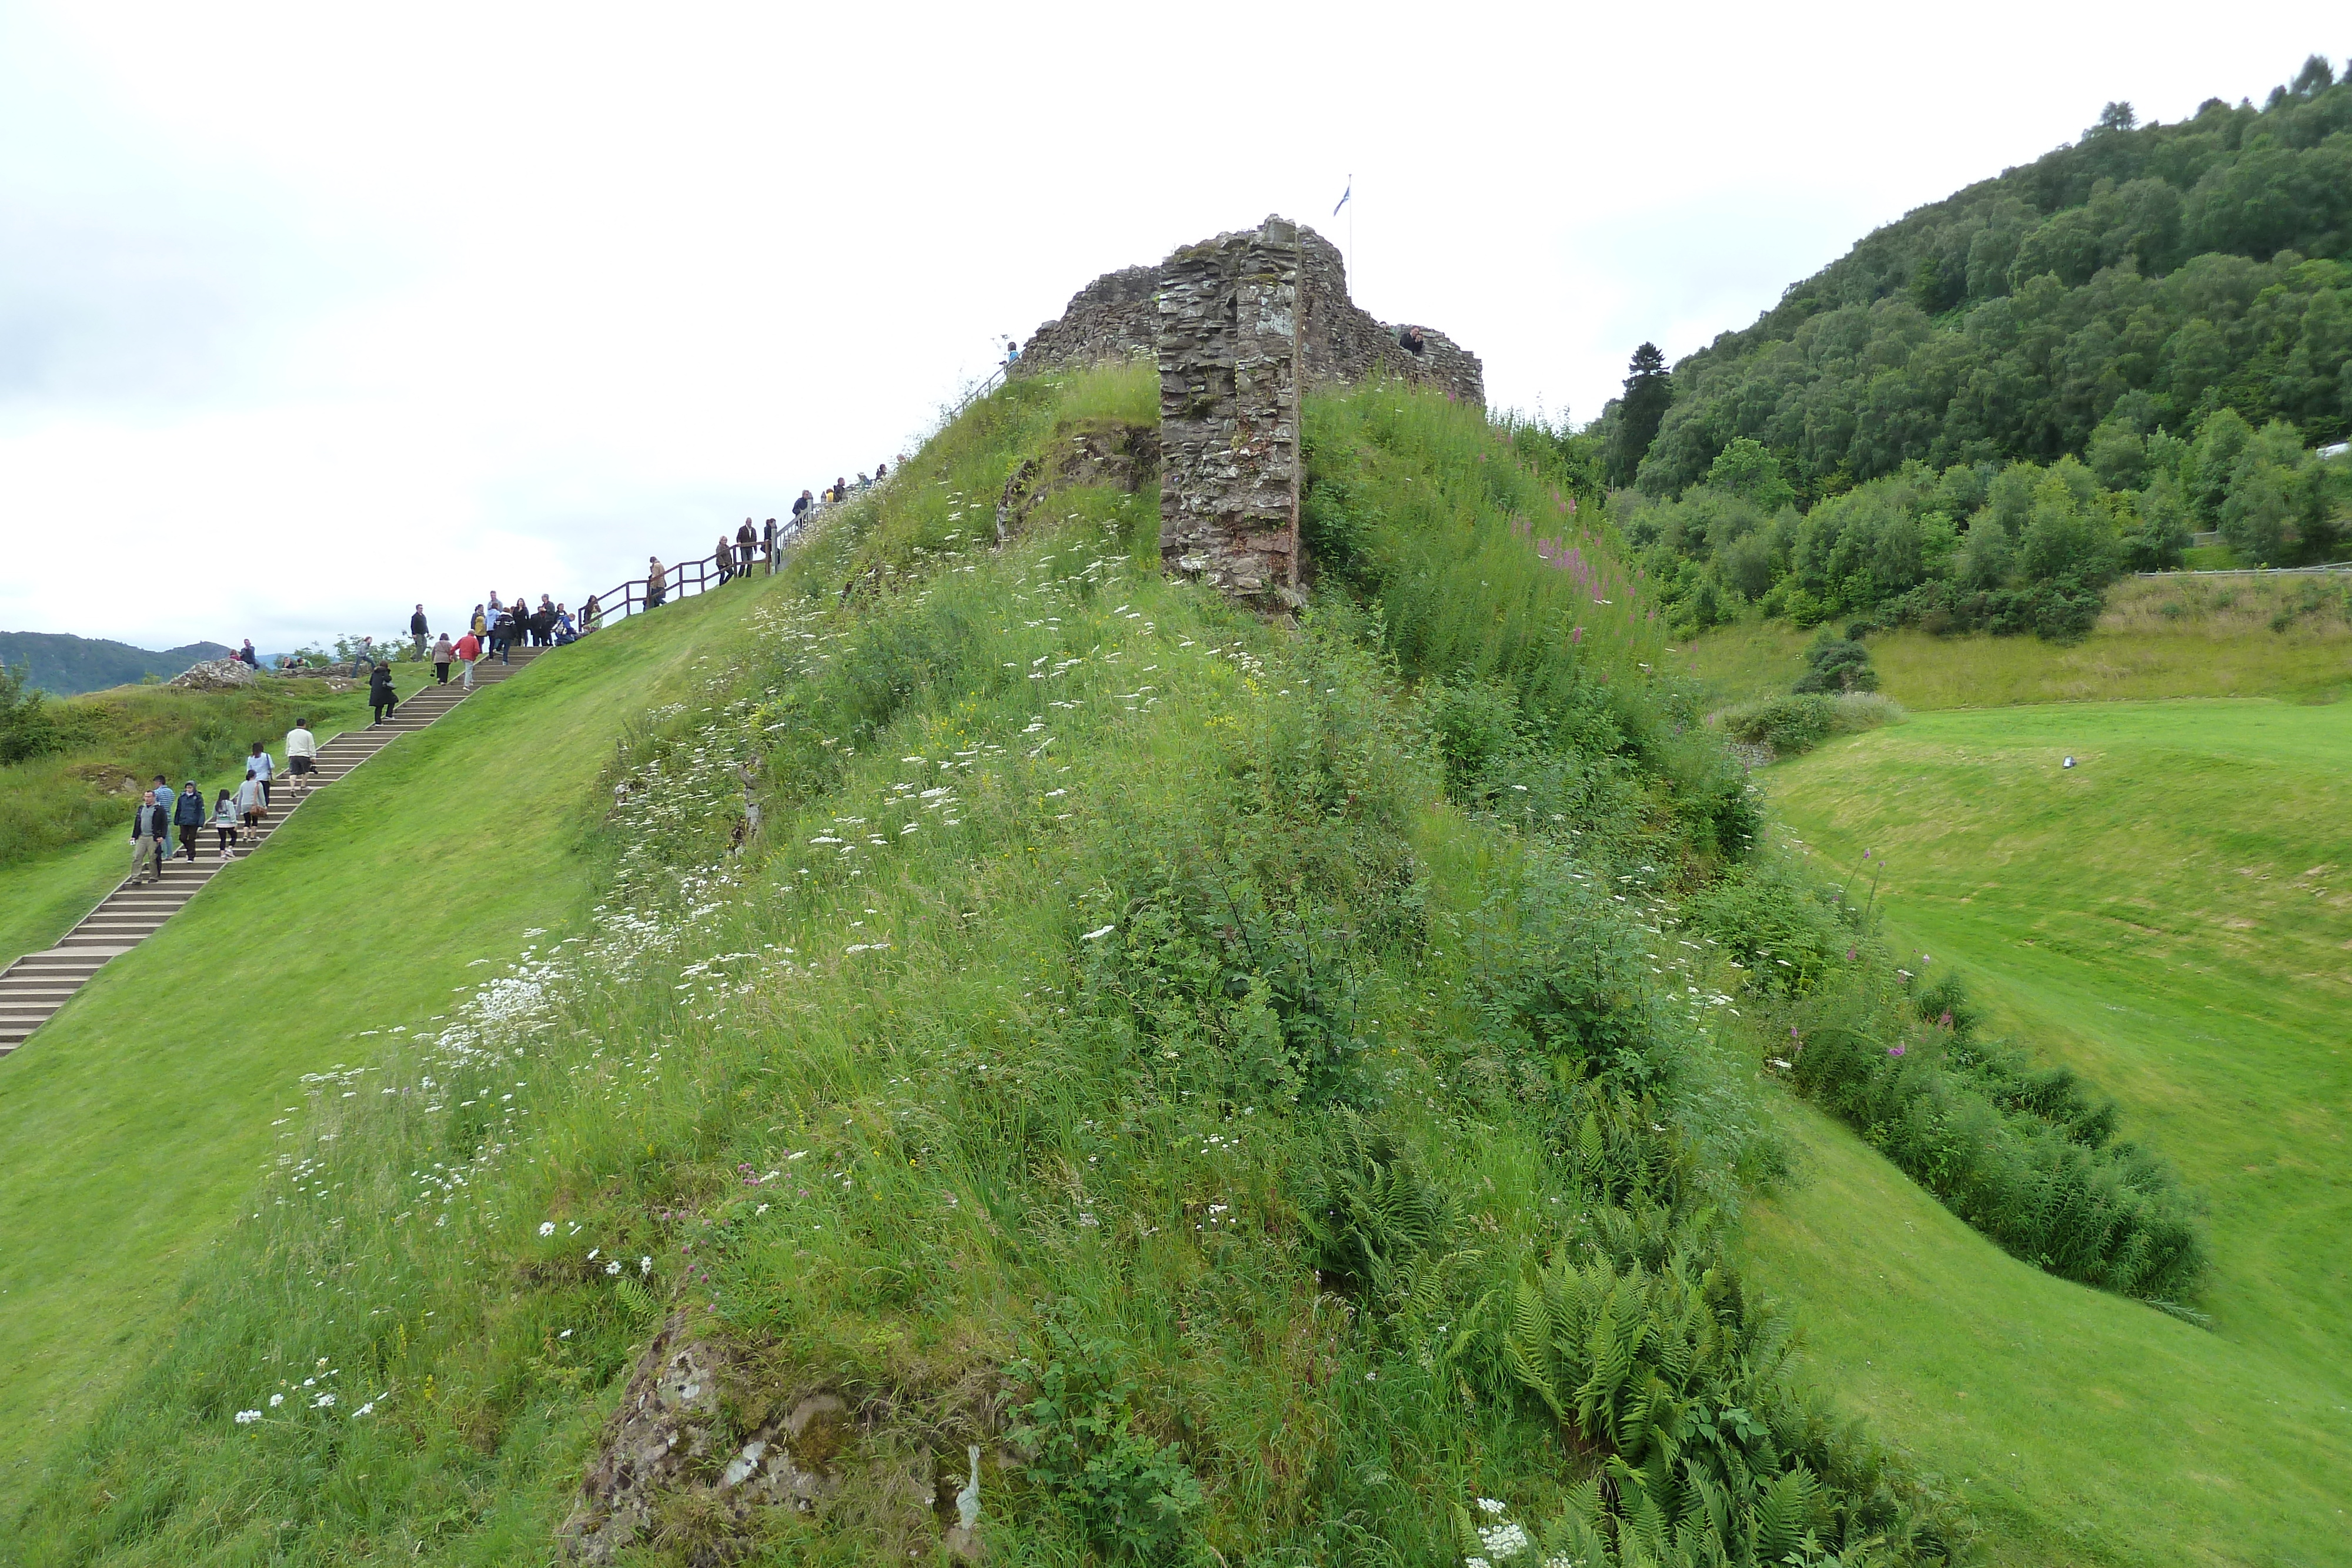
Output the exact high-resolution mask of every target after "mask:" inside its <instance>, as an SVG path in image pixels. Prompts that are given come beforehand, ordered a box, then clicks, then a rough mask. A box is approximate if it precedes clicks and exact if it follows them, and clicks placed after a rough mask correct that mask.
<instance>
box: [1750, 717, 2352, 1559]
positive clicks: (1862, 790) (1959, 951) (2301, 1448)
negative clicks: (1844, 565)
mask: <svg viewBox="0 0 2352 1568" xmlns="http://www.w3.org/2000/svg"><path fill="white" fill-rule="evenodd" d="M2067 755H2072V756H2074V758H2076V761H2077V766H2076V767H2075V768H2073V769H2067V768H2063V767H2062V766H2060V764H2061V762H2062V760H2063V757H2064V756H2067ZM2347 764H2352V706H2346V705H2343V704H2336V705H2334V706H2287V705H2281V704H2276V703H2268V702H2228V703H2223V702H2197V703H2190V702H2174V703H2139V702H2118V703H2113V704H2107V705H2102V706H2074V705H2053V706H2038V707H2032V708H2026V709H2012V710H2008V711H1974V712H1964V713H1962V712H1955V713H1935V714H1925V715H1920V716H1915V717H1914V718H1913V719H1912V720H1911V721H1910V722H1909V723H1907V724H1906V725H1904V726H1901V727H1896V728H1893V729H1887V730H1881V731H1877V732H1874V733H1872V734H1869V735H1866V736H1862V737H1853V738H1851V739H1847V740H1842V741H1838V742H1835V743H1832V745H1830V746H1828V747H1824V748H1823V749H1822V750H1821V751H1819V752H1817V753H1815V754H1813V755H1811V756H1808V757H1806V758H1800V759H1798V760H1796V761H1793V762H1790V763H1786V764H1782V765H1780V766H1779V767H1776V768H1772V769H1771V770H1769V773H1768V774H1767V775H1766V779H1767V780H1768V783H1767V788H1768V789H1769V792H1770V795H1771V797H1772V799H1773V801H1774V804H1775V806H1776V808H1777V810H1779V811H1780V814H1781V815H1782V816H1783V817H1784V818H1785V820H1786V821H1788V822H1789V823H1790V826H1791V828H1792V829H1794V830H1795V831H1797V832H1798V833H1799V834H1800V835H1801V837H1802V838H1803V840H1804V841H1806V842H1807V843H1808V844H1809V845H1810V846H1811V850H1812V852H1814V853H1815V854H1816V855H1817V856H1818V857H1819V858H1820V859H1821V861H1822V862H1823V863H1825V864H1827V865H1829V866H1831V867H1832V868H1834V870H1835V871H1836V873H1838V874H1839V875H1841V876H1845V875H1849V874H1851V873H1853V871H1854V870H1855V868H1857V867H1858V866H1860V865H1861V863H1862V853H1863V852H1864V850H1865V849H1868V850H1871V851H1873V852H1874V854H1873V861H1872V863H1873V864H1876V865H1883V866H1884V867H1885V872H1884V876H1885V882H1884V883H1883V885H1882V886H1881V887H1880V890H1879V897H1880V901H1881V902H1882V903H1883V904H1884V906H1885V910H1886V914H1887V919H1888V922H1889V925H1890V928H1891V931H1892V932H1893V934H1895V936H1897V937H1898V938H1899V939H1900V940H1901V943H1902V945H1903V946H1904V947H1905V948H1906V950H1909V951H1913V952H1924V953H1928V954H1931V955H1933V956H1934V959H1935V961H1936V963H1937V964H1939V965H1947V964H1948V965H1954V966H1957V967H1959V968H1960V969H1961V970H1963V971H1964V972H1966V973H1967V974H1968V975H1969V976H1970V977H1971V978H1972V979H1974V980H1976V981H1977V983H1978V986H1979V990H1980V992H1981V993H1982V994H1985V995H1988V996H1989V997H1990V998H1991V999H1992V1000H1993V1002H1994V1003H1995V1006H1996V1009H1997V1011H1998V1013H1999V1015H2000V1024H2001V1025H2002V1026H2003V1027H2004V1028H2005V1029H2006V1030H2009V1031H2011V1032H2012V1033H2013V1034H2015V1035H2017V1036H2019V1037H2021V1038H2022V1039H2025V1040H2029V1041H2031V1042H2032V1044H2033V1045H2034V1047H2035V1048H2036V1049H2037V1051H2039V1052H2040V1053H2041V1054H2042V1056H2043V1058H2044V1059H2045V1060H2049V1061H2059V1062H2064V1063H2067V1064H2070V1065H2073V1066H2075V1067H2077V1068H2079V1069H2082V1070H2084V1071H2089V1072H2090V1073H2092V1074H2093V1075H2095V1077H2096V1078H2097V1079H2098V1081H2099V1082H2102V1083H2103V1084H2105V1085H2106V1086H2108V1087H2109V1088H2110V1089H2112V1091H2113V1092H2115V1093H2116V1095H2117V1096H2118V1097H2119V1098H2120V1099H2121V1101H2122V1102H2123V1104H2124V1107H2125V1111H2126V1116H2127V1118H2128V1119H2129V1120H2130V1121H2131V1122H2132V1123H2133V1124H2135V1125H2137V1126H2143V1127H2146V1128H2147V1129H2148V1134H2149V1135H2150V1136H2152V1137H2153V1138H2154V1139H2155V1140H2156V1141H2157V1142H2158V1143H2159V1144H2160V1145H2162V1147H2163V1148H2164V1149H2165V1150H2167V1151H2168V1154H2170V1155H2171V1156H2172V1157H2173V1158H2174V1159H2175V1160H2177V1161H2178V1162H2179V1164H2180V1165H2181V1166H2183V1167H2184V1168H2185V1170H2186V1173H2187V1174H2188V1175H2189V1177H2190V1178H2191V1180H2192V1181H2193V1182H2194V1183H2195V1184H2196V1185H2197V1186H2199V1187H2200V1188H2201V1189H2202V1190H2203V1191H2204V1192H2205V1193H2207V1194H2208V1195H2209V1199H2210V1206H2211V1225H2212V1246H2213V1249H2214V1252H2215V1261H2216V1266H2215V1269H2214V1271H2213V1275H2212V1278H2211V1281H2210V1287H2209V1290H2208V1291H2207V1294H2206V1296H2205V1298H2204V1300H2203V1301H2202V1303H2201V1304H2202V1305H2203V1307H2204V1309H2205V1310H2206V1311H2207V1312H2209V1313H2210V1316H2211V1318H2212V1321H2213V1328H2212V1330H2211V1331H2210V1333H2209V1332H2202V1331H2199V1330H2196V1329H2192V1328H2189V1327H2186V1326H2184V1325H2182V1324H2179V1323H2177V1322H2171V1321H2168V1320H2167V1319H2164V1318H2161V1317H2159V1316H2158V1315H2157V1314H2154V1313H2150V1312H2145V1311H2134V1310H2132V1309H2130V1308H2128V1307H2126V1306H2125V1305H2123V1304H2122V1303H2119V1302H2116V1301H2113V1300H2112V1299H2109V1298H2102V1297H2099V1296H2096V1295H2095V1294H2092V1293H2090V1292H2085V1291H2080V1290H2077V1289H2075V1288H2073V1287H2069V1286H2066V1285H2063V1284H2062V1283H2060V1282H2058V1281H2052V1280H2050V1279H2048V1278H2046V1277H2044V1276H2042V1275H2039V1274H2037V1273H2036V1272H2034V1271H2033V1270H2030V1269H2026V1268H2024V1267H2022V1266H2020V1265H2017V1264H2014V1263H2011V1261H2009V1260H2005V1259H2002V1258H2000V1256H1998V1255H1997V1254H1993V1253H1991V1251H1990V1249H1988V1248H1987V1247H1986V1246H1985V1245H1984V1244H1983V1243H1982V1242H1981V1241H1980V1240H1979V1239H1977V1238H1975V1237H1973V1236H1971V1235H1969V1233H1968V1232H1967V1231H1966V1230H1965V1229H1964V1228H1960V1227H1958V1225H1957V1224H1955V1223H1954V1222H1952V1221H1951V1219H1950V1218H1949V1217H1948V1216H1947V1215H1943V1214H1941V1213H1940V1212H1938V1211H1937V1210H1935V1209H1934V1208H1933V1207H1931V1206H1928V1205H1926V1204H1924V1203H1923V1202H1922V1201H1921V1200H1920V1199H1919V1197H1918V1196H1917V1194H1916V1190H1913V1189H1910V1188H1909V1187H1908V1184H1907V1183H1906V1182H1904V1181H1903V1180H1902V1179H1901V1177H1900V1176H1897V1175H1896V1174H1895V1172H1894V1171H1893V1170H1892V1169H1891V1167H1889V1166H1886V1165H1885V1162H1883V1161H1882V1160H1880V1159H1879V1158H1878V1157H1877V1156H1876V1155H1874V1154H1872V1153H1871V1152H1870V1151H1869V1150H1868V1149H1866V1148H1864V1147H1863V1146H1862V1145H1860V1144H1859V1143H1858V1141H1857V1140H1855V1139H1854V1138H1853V1136H1852V1135H1851V1134H1847V1133H1845V1132H1844V1131H1843V1129H1840V1128H1836V1127H1834V1126H1832V1125H1831V1124H1827V1123H1826V1122H1824V1121H1821V1120H1819V1119H1817V1118H1814V1117H1812V1116H1811V1113H1807V1112H1793V1113H1792V1119H1793V1123H1794V1124H1795V1126H1796V1128H1797V1131H1798V1135H1799V1137H1800V1139H1801V1143H1802V1144H1803V1145H1805V1147H1806V1150H1807V1155H1808V1158H1807V1161H1806V1163H1807V1164H1808V1165H1809V1166H1811V1169H1812V1171H1813V1173H1814V1186H1812V1187H1811V1188H1809V1189H1806V1190H1805V1191H1803V1192H1802V1193H1801V1195H1799V1196H1797V1197H1790V1198H1785V1199H1779V1200H1775V1201H1773V1202H1771V1203H1769V1204H1767V1205H1765V1206H1764V1207H1762V1208H1761V1210H1760V1211H1759V1215H1758V1218H1757V1220H1756V1231H1755V1243H1754V1245H1755V1250H1754V1253H1753V1255H1752V1256H1753V1258H1754V1260H1755V1267H1756V1268H1757V1270H1758V1272H1759V1275H1760V1276H1761V1277H1762V1278H1764V1279H1765V1280H1767V1281H1769V1282H1770V1283H1771V1285H1772V1286H1773V1288H1775V1289H1776V1290H1779V1291H1784V1292H1786V1293H1787V1294H1788V1295H1789V1296H1790V1298H1791V1299H1793V1300H1795V1301H1800V1302H1802V1303H1803V1304H1804V1305H1805V1307H1806V1308H1807V1310H1808V1313H1809V1315H1810V1316H1811V1318H1812V1321H1814V1322H1817V1323H1818V1324H1819V1325H1820V1327H1821V1330H1822V1340H1821V1341H1819V1342H1817V1343H1819V1344H1820V1345H1821V1346H1822V1349H1823V1354H1822V1361H1823V1363H1824V1364H1825V1365H1826V1366H1828V1367H1829V1368H1831V1369H1832V1370H1831V1371H1830V1373H1829V1375H1830V1376H1831V1378H1832V1381H1833V1382H1834V1383H1835V1384H1836V1385H1838V1386H1839V1387H1840V1388H1841V1389H1842V1390H1843V1391H1845V1392H1846V1393H1847V1394H1848V1395H1849V1396H1851V1397H1853V1399H1854V1400H1855V1401H1856V1402H1857V1403H1858V1404H1859V1405H1860V1406H1861V1407H1863V1408H1864V1409H1867V1410H1869V1411H1870V1412H1871V1413H1872V1414H1873V1416H1874V1418H1875V1419H1876V1420H1877V1421H1878V1422H1879V1423H1880V1424H1881V1425H1882V1426H1883V1427H1884V1428H1885V1429H1886V1430H1888V1431H1890V1432H1892V1433H1895V1434H1898V1435H1899V1436H1900V1437H1901V1438H1902V1440H1903V1441H1904V1442H1905V1444H1906V1446H1907V1447H1909V1448H1912V1449H1913V1450H1914V1451H1915V1452H1916V1453H1918V1454H1920V1455H1921V1456H1922V1458H1923V1460H1924V1461H1925V1462H1927V1463H1929V1464H1931V1465H1933V1466H1934V1467H1935V1468H1937V1469H1939V1470H1941V1471H1943V1472H1944V1473H1946V1474H1948V1475H1960V1476H1967V1477H1969V1478H1971V1482H1970V1485H1971V1492H1970V1495H1971V1496H1972V1497H1974V1498H1975V1499H1976V1500H1978V1502H1979V1505H1980V1506H1984V1507H1987V1508H1990V1509H1991V1510H1993V1511H1996V1512H1998V1513H2000V1514H2005V1515H2008V1516H2009V1517H2010V1518H2011V1520H2012V1521H2013V1522H2014V1527H2015V1529H2016V1530H2017V1531H2019V1538H2020V1539H2021V1541H2022V1542H2025V1543H2026V1544H2025V1545H2024V1546H2023V1547H2022V1548H2021V1550H2020V1554H2019V1556H2018V1558H2017V1560H2019V1561H2033V1562H2042V1561H2079V1562H2109V1561H2113V1562H2129V1563H2206V1562H2230V1563H2320V1562H2326V1561H2330V1560H2332V1559H2333V1558H2334V1557H2335V1556H2336V1555H2338V1554H2340V1551H2341V1548H2342V1544H2343V1542H2344V1541H2345V1540H2346V1538H2347V1537H2346V1533H2345V1532H2346V1531H2347V1524H2346V1521H2345V1516H2344V1514H2343V1513H2342V1512H2341V1511H2340V1510H2341V1509H2342V1508H2343V1507H2344V1506H2345V1500H2346V1499H2347V1496H2352V1415H2347V1411H2352V1378H2347V1375H2346V1374H2345V1363H2344V1359H2343V1357H2342V1356H2341V1355H2340V1354H2337V1351H2338V1348H2339V1347H2340V1346H2341V1344H2342V1343H2343V1341H2344V1336H2345V1334H2346V1332H2347V1328H2352V1254H2347V1251H2346V1249H2345V1247H2344V1245H2343V1239H2344V1237H2345V1236H2346V1235H2347V1234H2352V1183H2347V1179H2346V1176H2345V1174H2344V1173H2345V1169H2346V1161H2345V1155H2346V1154H2347V1143H2352V1125H2347V1115H2352V1061H2347V1056H2346V1047H2345V1045H2344V1042H2343V1020H2344V1019H2345V1018H2346V1017H2347V1014H2352V967H2347V963H2346V960H2345V952H2346V950H2347V947H2352V897H2347V895H2346V894H2342V893H2340V892H2338V891H2337V889H2336V886H2335V879H2336V877H2337V876H2338V875H2339V874H2340V873H2341V871H2342V868H2343V867H2344V865H2346V864H2347V863H2352V836H2347V830H2346V827H2345V823H2346V821H2347V807H2352V795H2347V787H2346V785H2345V782H2344V780H2345V778H2346V776H2347ZM1831 1347H1834V1348H1831Z"/></svg>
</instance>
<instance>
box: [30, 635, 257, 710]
mask: <svg viewBox="0 0 2352 1568" xmlns="http://www.w3.org/2000/svg"><path fill="white" fill-rule="evenodd" d="M229 653H230V650H229V648H227V647H226V645H225V644H223V643H188V644H186V645H185V646H184V647H178V648H166V649H164V650H163V652H161V653H154V652H151V651H150V650H148V649H145V648H134V647H132V646H131V644H130V643H115V642H110V641H108V640H107V639H106V638H103V637H77V636H74V635H72V634H71V633H69V632H0V664H10V665H15V666H16V667H18V668H20V669H23V670H25V671H26V681H27V684H28V685H32V686H34V687H36V688H37V689H39V690H41V691H45V692H47V693H50V694H51V695H56V696H61V697H64V696H72V695H75V694H77V693H79V692H96V691H103V690H105V689H106V688H107V687H109V686H128V685H137V684H138V683H139V682H141V681H142V680H144V679H146V678H147V677H148V676H150V675H157V676H161V677H162V678H163V679H164V680H167V681H168V680H170V679H171V678H172V677H173V675H176V674H179V673H180V672H181V671H183V670H184V669H186V668H187V667H188V666H189V665H191V664H202V663H203V662H204V661H205V660H206V659H226V658H227V657H228V655H229Z"/></svg>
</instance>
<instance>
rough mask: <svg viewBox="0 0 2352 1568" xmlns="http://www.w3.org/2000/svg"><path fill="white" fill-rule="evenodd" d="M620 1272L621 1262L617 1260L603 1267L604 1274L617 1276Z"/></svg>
mask: <svg viewBox="0 0 2352 1568" xmlns="http://www.w3.org/2000/svg"><path fill="white" fill-rule="evenodd" d="M620 1271H621V1260H619V1259H618V1258H615V1259H614V1260H612V1261H611V1262H610V1263H607V1264H605V1265H604V1272H606V1273H607V1274H617V1273H619V1272H620Z"/></svg>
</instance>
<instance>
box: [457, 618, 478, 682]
mask: <svg viewBox="0 0 2352 1568" xmlns="http://www.w3.org/2000/svg"><path fill="white" fill-rule="evenodd" d="M481 656H482V640H481V639H480V638H479V637H477V636H475V635H474V634H473V633H472V632H467V633H466V634H465V635H464V636H463V637H460V638H458V639H457V659H458V662H459V663H461V664H464V665H465V666H466V689H467V691H469V692H470V691H472V690H473V689H474V661H476V660H477V659H479V658H480V657H481Z"/></svg>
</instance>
